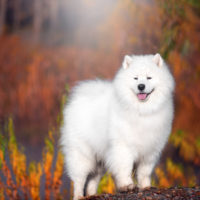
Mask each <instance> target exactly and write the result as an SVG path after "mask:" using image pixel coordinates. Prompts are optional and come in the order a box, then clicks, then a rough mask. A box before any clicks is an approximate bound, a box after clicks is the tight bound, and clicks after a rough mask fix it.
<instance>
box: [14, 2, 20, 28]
mask: <svg viewBox="0 0 200 200" xmlns="http://www.w3.org/2000/svg"><path fill="white" fill-rule="evenodd" d="M21 2H22V1H21V0H14V5H13V7H14V30H18V29H19V26H20V20H21Z"/></svg>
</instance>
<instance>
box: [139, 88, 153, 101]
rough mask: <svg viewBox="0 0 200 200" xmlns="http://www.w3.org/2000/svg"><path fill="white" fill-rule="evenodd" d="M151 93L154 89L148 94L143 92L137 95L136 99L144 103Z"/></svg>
mask: <svg viewBox="0 0 200 200" xmlns="http://www.w3.org/2000/svg"><path fill="white" fill-rule="evenodd" d="M153 91H154V89H153V90H151V92H149V93H145V92H141V93H138V94H137V97H138V99H139V100H140V101H145V100H147V98H148V96H149V95H150V94H151V93H152V92H153Z"/></svg>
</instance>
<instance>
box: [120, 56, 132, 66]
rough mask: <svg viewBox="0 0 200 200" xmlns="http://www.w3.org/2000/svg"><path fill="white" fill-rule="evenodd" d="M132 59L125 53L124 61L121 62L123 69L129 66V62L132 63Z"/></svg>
mask: <svg viewBox="0 0 200 200" xmlns="http://www.w3.org/2000/svg"><path fill="white" fill-rule="evenodd" d="M132 61H133V58H131V57H130V56H128V55H126V56H125V57H124V61H123V63H122V66H123V68H124V69H127V68H129V66H130V64H131V63H132Z"/></svg>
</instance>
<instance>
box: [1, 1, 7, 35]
mask: <svg viewBox="0 0 200 200" xmlns="http://www.w3.org/2000/svg"><path fill="white" fill-rule="evenodd" d="M6 5H7V0H0V35H2V34H3V31H4V28H5V19H6Z"/></svg>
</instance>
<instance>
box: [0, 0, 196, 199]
mask: <svg viewBox="0 0 200 200" xmlns="http://www.w3.org/2000/svg"><path fill="white" fill-rule="evenodd" d="M157 52H159V53H160V54H161V55H162V56H163V58H164V59H165V60H166V61H167V62H168V63H169V65H170V68H171V70H172V72H173V74H174V76H175V79H176V91H175V119H174V123H173V130H172V134H171V136H170V139H169V143H168V145H167V147H166V148H165V150H164V152H163V155H162V158H161V160H160V162H159V164H158V166H157V167H156V169H155V173H154V176H153V177H154V178H153V185H155V186H164V187H169V186H174V185H179V186H181V185H183V186H194V185H199V184H200V56H199V53H200V2H199V1H198V0H168V1H164V0H162V1H159V0H141V1H139V0H123V1H122V0H117V1H116V0H115V1H114V0H109V1H107V0H101V1H98V0H0V169H1V170H0V199H1V198H2V199H4V198H7V197H10V198H13V199H15V198H20V197H21V196H25V197H26V198H27V199H28V198H29V199H30V198H32V199H38V198H40V197H43V196H46V197H47V198H49V197H50V196H52V195H54V197H55V198H57V199H60V198H63V197H65V196H68V197H69V196H70V187H69V185H70V182H69V180H68V178H67V177H66V175H62V171H63V158H62V154H61V153H60V151H59V148H58V143H57V141H58V138H59V127H60V125H61V123H62V114H61V113H62V108H63V104H64V102H66V101H67V96H68V93H69V91H70V89H71V87H73V86H74V85H75V84H76V83H77V81H80V80H85V79H93V78H96V77H98V78H103V79H112V77H113V76H114V74H115V72H116V71H117V69H118V68H119V67H120V65H121V62H122V60H123V57H124V55H126V54H130V55H131V54H148V53H151V54H154V53H157ZM99 192H114V185H113V182H112V179H111V177H110V175H106V176H105V177H104V179H103V180H102V183H101V185H100V187H99Z"/></svg>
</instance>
